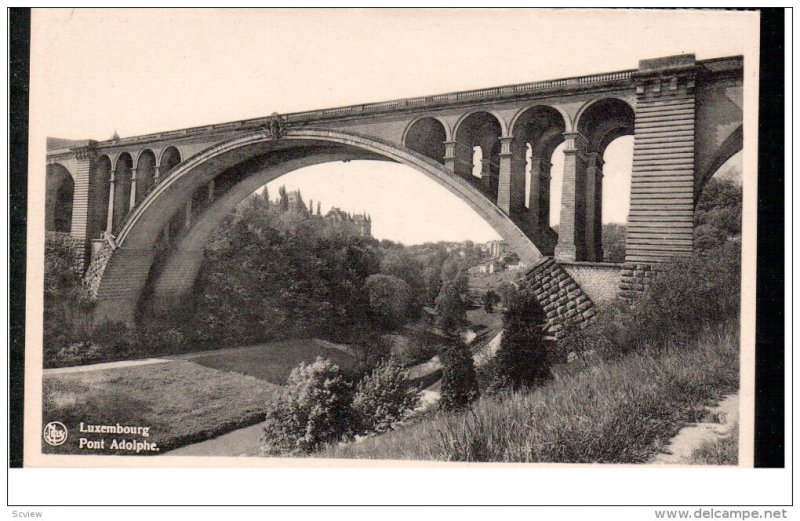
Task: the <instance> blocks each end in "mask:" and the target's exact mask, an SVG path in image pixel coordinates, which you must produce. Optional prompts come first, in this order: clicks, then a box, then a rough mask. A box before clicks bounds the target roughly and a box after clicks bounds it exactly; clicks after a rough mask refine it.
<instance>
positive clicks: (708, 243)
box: [694, 178, 742, 252]
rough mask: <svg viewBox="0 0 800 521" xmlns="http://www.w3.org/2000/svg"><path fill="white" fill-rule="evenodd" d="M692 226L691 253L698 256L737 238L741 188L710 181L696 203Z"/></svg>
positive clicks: (727, 183) (740, 218) (713, 179)
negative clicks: (692, 251) (696, 253)
mask: <svg viewBox="0 0 800 521" xmlns="http://www.w3.org/2000/svg"><path fill="white" fill-rule="evenodd" d="M694 225H695V228H694V245H695V249H696V250H698V251H701V252H702V251H706V250H709V249H712V248H715V247H718V246H721V245H723V244H724V243H725V242H727V241H729V240H731V239H734V238H736V237H737V236H739V235H741V233H742V187H741V186H740V185H738V184H737V183H735V182H734V181H732V180H730V179H717V178H712V179H710V180H709V181H708V183H706V186H705V188H703V193H702V194H701V195H700V198H699V200H698V201H697V208H696V209H695V213H694Z"/></svg>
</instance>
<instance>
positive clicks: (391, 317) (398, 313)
mask: <svg viewBox="0 0 800 521" xmlns="http://www.w3.org/2000/svg"><path fill="white" fill-rule="evenodd" d="M364 288H365V289H366V291H367V294H368V295H369V307H370V310H371V311H372V313H373V315H374V316H375V317H376V318H377V321H378V323H379V324H380V325H381V326H383V327H384V328H385V329H394V328H395V327H397V326H399V325H401V324H402V323H403V322H405V321H406V319H407V318H408V316H409V314H410V308H411V302H412V299H413V297H412V295H411V288H410V287H409V286H408V284H406V282H405V281H404V280H402V279H399V278H397V277H394V276H392V275H384V274H382V273H378V274H375V275H370V276H369V277H367V281H366V284H365V285H364Z"/></svg>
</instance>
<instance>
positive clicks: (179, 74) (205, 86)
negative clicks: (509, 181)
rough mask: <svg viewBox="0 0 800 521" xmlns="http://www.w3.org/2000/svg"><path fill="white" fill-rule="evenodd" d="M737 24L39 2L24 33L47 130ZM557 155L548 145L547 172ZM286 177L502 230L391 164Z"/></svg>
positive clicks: (206, 109) (599, 63)
mask: <svg viewBox="0 0 800 521" xmlns="http://www.w3.org/2000/svg"><path fill="white" fill-rule="evenodd" d="M742 23H744V18H743V16H742V15H741V14H740V13H732V12H728V13H724V12H715V13H714V14H713V16H709V13H704V12H699V11H673V10H670V11H658V12H654V11H641V10H629V11H622V10H616V11H613V12H609V11H597V10H594V11H592V10H577V9H573V10H561V11H551V10H527V9H526V10H521V9H517V10H485V9H474V10H424V11H415V10H406V11H397V10H359V9H340V10H233V9H232V10H224V9H223V10H220V9H214V10H187V9H183V10H153V9H125V10H87V9H79V10H35V11H34V15H33V27H32V34H34V35H35V36H34V42H33V45H41V46H43V47H44V50H45V53H46V55H47V56H48V63H47V67H46V70H45V71H42V70H41V69H40V70H39V71H37V70H35V69H34V71H33V72H32V74H37V73H38V74H46V78H47V81H46V82H43V83H44V84H43V85H42V84H40V85H41V87H42V90H41V91H38V92H32V102H35V103H38V104H40V105H43V106H45V107H46V114H47V128H48V132H47V133H48V135H50V136H54V137H63V138H72V139H107V138H109V137H110V136H111V134H112V133H113V132H114V130H116V131H117V132H119V134H120V136H123V137H124V136H132V135H138V134H145V133H149V132H157V131H164V130H174V129H178V128H183V127H190V126H197V125H205V124H210V123H219V122H224V121H232V120H238V119H244V118H253V117H258V116H264V115H268V114H271V113H272V112H279V113H286V112H294V111H301V110H311V109H319V108H326V107H334V106H340V105H348V104H355V103H365V102H373V101H381V100H387V99H394V98H404V97H412V96H418V95H428V94H435V93H442V92H449V91H454V90H465V89H472V88H483V87H490V86H496V85H503V84H510V83H523V82H528V81H536V80H544V79H552V78H560V77H568V76H575V75H584V74H591V73H597V72H610V71H615V70H621V69H629V68H635V67H636V66H637V64H638V61H639V60H640V59H644V58H654V57H659V56H668V55H672V54H680V53H684V52H693V53H695V55H696V56H697V58H698V59H706V58H714V57H720V56H729V55H735V54H742V53H743V52H744V48H745V47H744V42H743V40H742V35H743V34H744V31H742V30H741V24H742ZM621 34H624V35H625V38H620V37H619V35H621ZM36 38H40V39H39V40H36ZM32 65H33V66H34V68H35V64H32ZM31 83H32V85H34V82H33V81H32V82H31ZM34 100H35V101H34ZM631 146H632V139H630V138H622V139H620V140H619V141H618V142H615V143H613V144H612V146H611V147H609V151H608V152H607V154H606V157H605V159H606V166H605V175H606V177H605V178H604V183H605V187H604V201H603V209H604V219H603V220H604V221H605V222H624V221H625V218H626V216H627V210H628V208H627V206H628V200H627V198H628V193H627V183H628V178H629V176H630V173H629V171H628V170H629V168H630V167H629V161H630V154H631ZM561 164H562V163H561V160H560V156H559V154H555V156H554V165H553V182H554V184H557V183H558V182H559V181H560V169H561ZM280 184H285V185H286V186H287V187H289V188H301V189H302V191H303V194H304V197H305V198H306V199H308V198H312V199H314V200H315V201H316V200H321V201H322V202H323V210H326V209H327V208H329V207H330V206H331V205H336V206H339V207H341V208H343V209H345V210H347V211H353V212H368V213H370V214H371V215H372V216H373V233H374V235H375V236H376V237H378V238H389V239H392V240H398V241H402V242H406V243H417V242H424V241H428V240H462V239H466V238H470V239H473V240H476V241H484V240H489V239H492V238H495V237H497V236H496V234H495V233H494V232H493V230H491V228H490V227H489V226H488V225H487V224H486V223H485V222H484V221H483V220H482V219H481V218H480V217H478V216H477V215H476V214H475V213H474V212H473V211H472V210H470V209H469V208H468V207H467V206H466V204H464V203H462V202H461V201H459V200H457V199H456V198H455V197H454V196H452V195H450V194H449V192H447V191H446V190H445V189H443V188H440V187H439V186H438V185H436V184H435V183H434V182H433V181H429V180H428V179H427V178H425V177H424V176H422V175H421V174H418V173H416V172H415V171H414V170H411V169H410V168H407V167H403V166H400V165H393V164H386V163H383V162H381V163H372V162H357V161H354V162H351V163H347V164H342V163H334V164H329V165H319V166H316V167H312V168H309V169H305V170H304V171H297V172H294V173H292V174H289V175H287V176H284V177H283V178H281V179H280V180H278V181H277V182H276V183H274V185H275V188H276V189H275V190H274V191H273V194H276V193H277V186H278V185H280ZM354 187H356V188H357V190H353V188H354ZM554 192H555V193H554V194H553V196H554V199H555V201H558V200H559V197H558V195H559V192H560V191H559V190H558V189H555V190H554ZM553 207H554V208H553V219H552V220H553V221H557V213H558V204H554V205H553ZM409 216H413V218H411V219H410V218H409Z"/></svg>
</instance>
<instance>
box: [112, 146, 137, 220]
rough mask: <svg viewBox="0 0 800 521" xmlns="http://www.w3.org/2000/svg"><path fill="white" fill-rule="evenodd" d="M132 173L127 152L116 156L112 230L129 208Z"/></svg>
mask: <svg viewBox="0 0 800 521" xmlns="http://www.w3.org/2000/svg"><path fill="white" fill-rule="evenodd" d="M132 174H133V158H132V157H131V155H130V154H129V153H127V152H123V153H122V154H120V155H119V156H118V157H117V162H116V166H115V167H114V180H115V181H114V230H119V228H120V224H121V223H122V221H123V220H124V219H125V216H126V215H128V211H130V209H131V176H132Z"/></svg>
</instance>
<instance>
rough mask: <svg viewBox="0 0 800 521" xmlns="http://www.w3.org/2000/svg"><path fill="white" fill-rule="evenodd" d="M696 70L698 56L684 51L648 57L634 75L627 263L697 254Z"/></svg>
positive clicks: (664, 259)
mask: <svg viewBox="0 0 800 521" xmlns="http://www.w3.org/2000/svg"><path fill="white" fill-rule="evenodd" d="M695 69H696V67H695V60H694V55H680V56H672V57H668V58H659V59H655V60H643V61H641V62H640V63H639V70H638V72H637V73H636V74H635V75H634V78H635V81H636V125H635V128H636V130H635V132H634V145H633V172H632V174H631V199H630V203H631V206H630V213H629V217H628V229H627V234H626V244H625V260H626V262H628V263H631V264H642V263H645V264H646V263H658V262H664V261H668V260H669V259H670V258H673V257H676V256H685V255H691V253H692V230H693V219H694V186H695V184H694V178H695V172H694V162H695V96H694V87H695Z"/></svg>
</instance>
